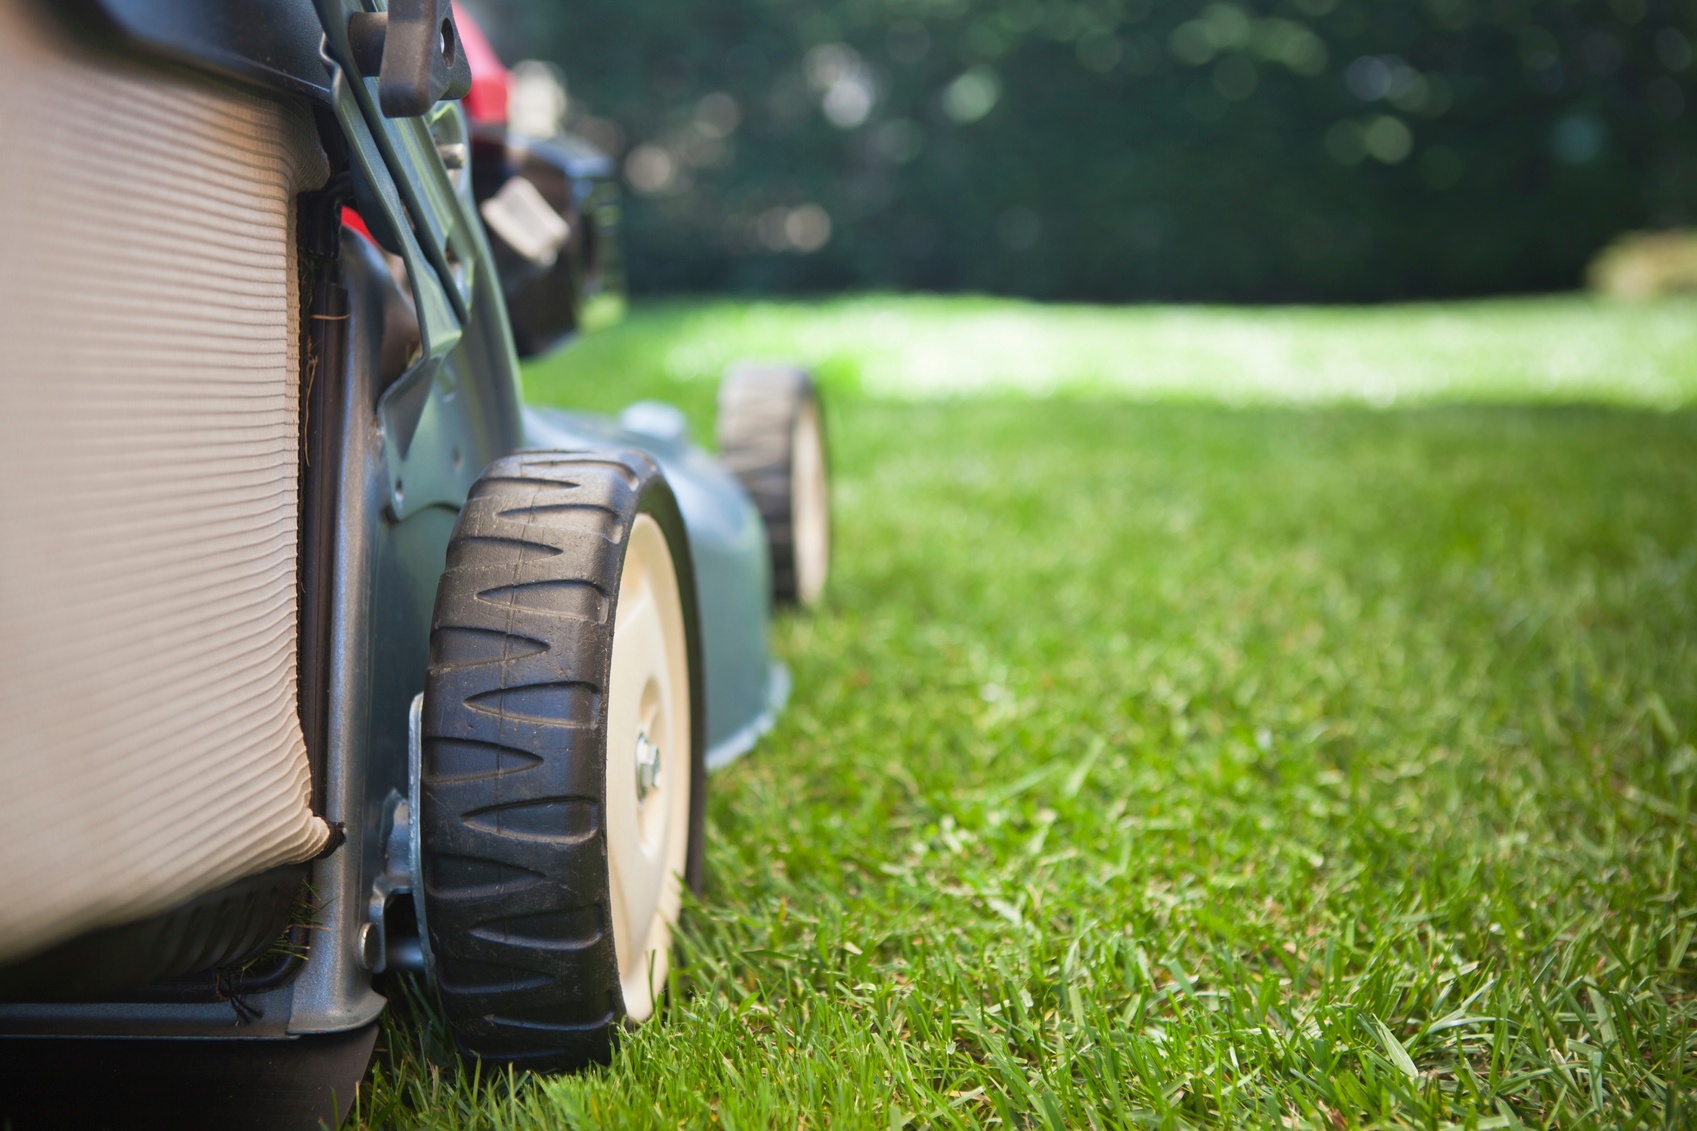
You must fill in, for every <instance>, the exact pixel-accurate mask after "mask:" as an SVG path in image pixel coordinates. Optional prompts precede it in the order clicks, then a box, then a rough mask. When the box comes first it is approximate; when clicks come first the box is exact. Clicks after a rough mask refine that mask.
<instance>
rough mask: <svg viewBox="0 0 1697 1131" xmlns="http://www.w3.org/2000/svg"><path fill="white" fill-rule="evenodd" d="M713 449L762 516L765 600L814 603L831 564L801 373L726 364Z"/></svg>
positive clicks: (825, 486)
mask: <svg viewBox="0 0 1697 1131" xmlns="http://www.w3.org/2000/svg"><path fill="white" fill-rule="evenodd" d="M719 454H720V457H721V458H722V459H723V460H724V462H725V465H726V466H727V467H729V468H730V469H731V470H732V471H733V472H735V473H736V476H737V478H738V479H739V480H741V481H742V485H743V488H744V489H745V490H747V491H748V493H749V496H750V497H751V498H752V499H753V500H754V505H755V507H756V508H757V509H758V510H759V511H760V517H761V518H762V519H764V520H765V522H766V538H767V543H768V545H769V546H770V548H771V552H772V597H773V599H774V600H775V601H776V602H778V603H779V604H787V605H802V606H808V605H812V604H814V603H816V602H817V601H818V600H819V598H820V596H821V595H822V594H823V593H824V592H825V581H826V577H827V574H828V573H829V570H830V565H831V499H830V490H829V466H828V463H827V460H826V448H825V427H824V422H823V419H822V418H821V416H820V411H819V393H818V390H817V389H816V388H815V386H814V384H813V379H812V378H811V377H809V376H808V374H807V372H806V371H805V370H802V369H797V368H794V367H792V366H783V365H743V366H738V367H737V368H735V369H733V370H731V372H730V373H729V374H727V375H726V377H725V381H724V384H722V385H721V386H720V387H719Z"/></svg>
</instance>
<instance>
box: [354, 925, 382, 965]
mask: <svg viewBox="0 0 1697 1131" xmlns="http://www.w3.org/2000/svg"><path fill="white" fill-rule="evenodd" d="M382 947H383V933H382V932H381V931H379V930H378V929H377V927H376V925H375V924H372V923H367V924H365V926H363V927H361V928H360V929H359V962H360V965H361V966H364V967H365V968H366V969H367V970H377V969H378V968H379V967H381V965H382V959H383V950H382Z"/></svg>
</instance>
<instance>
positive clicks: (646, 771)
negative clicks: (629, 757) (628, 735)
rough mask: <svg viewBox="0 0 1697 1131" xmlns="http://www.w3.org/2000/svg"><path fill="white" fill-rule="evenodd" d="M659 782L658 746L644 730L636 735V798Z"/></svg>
mask: <svg viewBox="0 0 1697 1131" xmlns="http://www.w3.org/2000/svg"><path fill="white" fill-rule="evenodd" d="M659 784H660V748H659V747H658V746H656V745H655V744H654V743H652V742H650V741H649V740H648V735H647V733H646V732H638V734H637V736H636V799H637V800H638V801H641V800H642V799H643V798H645V797H647V796H648V795H649V794H650V793H653V792H654V790H655V788H656V787H657V786H658V785H659Z"/></svg>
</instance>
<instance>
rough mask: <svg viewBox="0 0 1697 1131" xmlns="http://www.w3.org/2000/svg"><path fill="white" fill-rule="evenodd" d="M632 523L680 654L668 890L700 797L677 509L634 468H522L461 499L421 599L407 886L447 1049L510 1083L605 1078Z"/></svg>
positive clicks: (610, 1035) (580, 462)
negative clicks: (415, 884) (683, 798)
mask: <svg viewBox="0 0 1697 1131" xmlns="http://www.w3.org/2000/svg"><path fill="white" fill-rule="evenodd" d="M639 515H648V516H651V517H652V518H653V519H654V520H655V521H656V522H657V523H658V525H659V527H660V530H661V531H662V532H663V533H664V536H665V542H666V546H667V548H668V549H669V550H670V552H671V557H672V561H673V563H674V566H675V569H676V579H677V584H678V589H679V593H678V597H679V600H680V602H681V608H682V614H683V615H682V620H683V625H684V631H685V635H686V644H685V651H686V653H687V663H688V684H689V686H688V691H687V695H688V704H689V710H690V719H691V725H690V728H689V729H690V742H689V745H690V751H689V767H688V772H689V780H690V785H691V789H690V797H689V813H688V831H687V850H686V852H687V855H686V857H685V867H684V874H683V878H684V882H685V884H686V885H687V886H688V887H689V888H690V889H691V890H694V891H699V890H700V884H701V874H702V829H703V822H704V814H705V805H706V797H707V788H706V786H707V778H706V759H705V741H704V735H705V730H706V728H705V726H704V721H705V716H704V713H703V710H704V708H703V705H702V694H701V686H702V682H701V677H700V655H699V643H698V641H697V632H696V610H695V583H694V575H693V572H692V571H691V568H690V559H689V548H688V542H687V539H686V537H685V532H684V525H683V519H682V517H681V515H680V514H679V512H678V507H677V502H676V500H675V499H674V498H673V496H672V492H671V489H670V488H669V487H668V486H667V485H666V482H665V480H664V478H663V477H662V476H661V474H660V471H659V469H658V468H657V467H656V466H655V465H654V464H653V463H652V462H651V461H650V460H649V459H648V458H647V457H646V456H644V455H642V454H640V453H637V452H628V451H616V452H601V453H585V452H576V453H549V452H529V453H520V454H518V455H515V456H509V457H507V458H505V459H501V460H497V461H496V462H495V463H494V464H492V465H490V467H489V469H488V470H487V471H485V472H484V474H483V477H482V478H481V479H480V480H479V481H478V483H477V484H476V486H474V487H473V489H472V492H471V497H470V499H469V500H468V501H467V503H466V505H465V508H464V509H463V510H462V511H461V513H460V518H459V522H458V524H457V526H456V527H455V529H454V536H453V539H452V540H451V541H450V543H449V546H448V559H447V569H446V570H445V572H444V573H443V574H442V578H441V582H440V584H439V586H438V588H437V593H436V612H435V617H434V619H433V621H432V624H431V636H430V668H429V674H428V676H427V679H426V683H425V690H424V718H423V755H424V765H423V782H422V800H421V804H420V809H421V826H420V828H421V854H422V860H421V866H422V867H421V870H422V872H423V892H424V904H425V912H426V916H425V917H426V924H427V929H428V932H429V937H430V946H431V949H432V952H433V959H434V969H435V974H436V978H437V983H438V988H439V990H440V993H441V999H442V1003H443V1008H444V1011H445V1012H446V1014H447V1020H448V1023H449V1025H450V1027H451V1028H452V1030H453V1033H454V1036H455V1039H456V1041H457V1042H458V1044H459V1046H460V1048H461V1049H462V1050H463V1051H464V1052H466V1053H468V1054H470V1055H473V1056H476V1057H479V1058H483V1059H493V1060H498V1061H504V1062H509V1063H512V1064H514V1065H516V1066H518V1067H520V1068H525V1069H533V1070H542V1071H553V1070H561V1069H570V1068H576V1067H581V1066H582V1065H584V1064H587V1063H591V1062H604V1061H606V1060H607V1059H608V1057H609V1056H610V1055H611V1053H612V1048H613V1042H614V1040H615V1034H616V1030H617V1029H618V1028H619V1026H620V1024H621V1022H622V1021H623V1020H624V1019H625V1017H626V1012H627V1011H626V1008H625V1001H624V996H623V993H622V991H621V988H620V972H619V961H618V956H617V951H616V940H615V938H614V929H613V928H614V914H613V902H612V901H613V895H612V881H611V880H610V877H609V867H608V860H609V856H608V843H609V842H608V824H607V820H606V817H607V812H608V810H607V776H608V760H607V759H608V749H607V739H608V701H609V698H610V688H611V674H612V673H611V665H612V659H613V628H614V625H615V623H616V620H617V616H618V602H619V596H620V594H619V584H620V578H621V571H622V570H623V568H624V563H625V558H626V551H627V548H628V545H629V543H630V541H631V538H630V534H631V532H632V531H633V529H634V528H635V523H636V522H637V519H638V516H639Z"/></svg>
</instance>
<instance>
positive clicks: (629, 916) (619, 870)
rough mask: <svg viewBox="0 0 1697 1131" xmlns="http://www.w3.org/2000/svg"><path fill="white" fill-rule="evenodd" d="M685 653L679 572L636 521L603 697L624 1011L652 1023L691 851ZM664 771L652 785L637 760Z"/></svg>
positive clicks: (662, 542) (654, 526)
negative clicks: (642, 775) (655, 763)
mask: <svg viewBox="0 0 1697 1131" xmlns="http://www.w3.org/2000/svg"><path fill="white" fill-rule="evenodd" d="M691 725H692V720H691V719H690V712H689V659H688V654H687V652H686V649H685V636H684V619H683V606H682V603H681V602H680V600H679V597H678V578H677V570H676V568H675V567H674V565H673V563H672V552H671V549H670V548H669V547H668V546H667V544H666V535H665V534H664V533H663V532H662V531H661V529H660V524H659V523H657V522H655V521H654V519H653V518H651V517H649V516H648V515H646V514H639V515H637V516H636V521H635V522H634V523H632V525H631V532H630V543H629V546H628V548H627V549H626V551H625V564H624V569H623V572H622V573H621V574H620V577H619V597H618V614H617V617H616V619H615V620H614V623H613V661H612V678H611V680H610V685H609V690H608V695H607V794H606V796H607V870H608V879H609V881H610V884H609V886H610V888H611V892H612V919H613V922H612V929H613V943H614V948H615V950H616V951H617V953H618V960H619V984H620V989H621V990H622V992H623V994H624V1002H625V1016H626V1017H627V1018H628V1019H629V1020H631V1021H633V1022H641V1021H646V1020H647V1019H648V1018H649V1017H650V1016H652V1014H653V1012H654V1003H655V1000H656V999H657V998H658V996H659V994H660V992H661V991H662V990H663V989H664V988H665V985H666V974H667V970H668V968H669V965H670V953H671V937H672V926H673V924H675V923H676V922H677V919H678V911H679V909H680V908H681V906H682V903H683V871H684V865H685V859H686V856H687V854H688V851H689V801H690V796H689V795H690V771H691V753H692V745H691V741H690V740H691V731H690V728H691ZM654 747H658V749H659V756H658V761H659V765H658V772H657V773H654V774H652V784H651V785H648V787H647V788H646V789H643V788H642V785H645V784H647V783H640V784H639V762H641V761H642V760H643V759H644V757H645V756H646V757H647V758H648V759H649V761H650V768H651V769H652V758H653V748H654Z"/></svg>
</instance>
